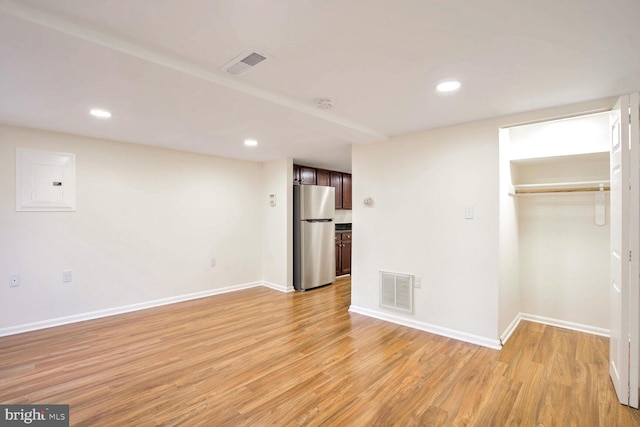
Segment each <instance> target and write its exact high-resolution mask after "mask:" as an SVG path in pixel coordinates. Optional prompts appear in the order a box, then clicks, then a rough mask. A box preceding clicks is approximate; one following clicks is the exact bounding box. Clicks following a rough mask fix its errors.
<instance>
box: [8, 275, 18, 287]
mask: <svg viewBox="0 0 640 427" xmlns="http://www.w3.org/2000/svg"><path fill="white" fill-rule="evenodd" d="M18 286H20V276H18V275H17V274H14V275H12V276H9V287H10V288H17V287H18Z"/></svg>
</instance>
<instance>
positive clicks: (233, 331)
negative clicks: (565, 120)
mask: <svg viewBox="0 0 640 427" xmlns="http://www.w3.org/2000/svg"><path fill="white" fill-rule="evenodd" d="M349 303H350V281H349V279H348V278H347V279H340V280H339V281H338V282H336V283H335V284H334V285H331V286H328V287H325V288H321V289H315V290H312V291H309V292H306V293H294V294H283V293H280V292H277V291H274V290H271V289H267V288H253V289H248V290H244V291H239V292H234V293H229V294H224V295H218V296H214V297H209V298H203V299H199V300H194V301H189V302H185V303H179V304H173V305H170V306H164V307H159V308H154V309H149V310H144V311H139V312H135V313H129V314H124V315H119V316H114V317H109V318H104V319H98V320H92V321H87V322H82V323H77V324H73V325H66V326H60V327H56V328H51V329H47V330H42V331H35V332H30V333H25V334H20V335H14V336H9V337H4V338H0V403H3V404H9V403H49V404H56V403H60V404H69V405H70V408H71V414H70V418H71V424H72V425H83V426H84V425H86V426H147V425H166V426H170V425H186V426H272V425H274V426H291V425H323V426H378V425H379V426H396V425H397V426H411V425H424V426H441V425H442V426H448V425H452V426H453V425H455V426H460V425H475V426H483V427H484V426H505V425H521V426H617V425H620V426H632V425H640V414H639V412H638V411H637V410H634V409H630V408H628V407H625V406H622V405H619V404H618V403H617V401H616V399H615V395H614V391H613V387H612V385H611V382H610V380H609V377H608V373H607V366H608V362H607V352H608V340H607V339H606V338H602V337H597V336H593V335H587V334H582V333H577V332H571V331H567V330H563V329H558V328H553V327H550V326H544V325H540V324H534V323H528V322H523V323H521V325H520V326H519V328H518V329H517V331H516V332H515V333H514V334H513V336H512V337H511V339H510V340H509V342H508V343H507V344H506V345H505V347H504V348H503V349H502V351H496V350H490V349H487V348H483V347H478V346H476V345H472V344H467V343H463V342H460V341H455V340H452V339H447V338H443V337H439V336H436V335H431V334H428V333H425V332H421V331H417V330H413V329H410V328H406V327H402V326H398V325H394V324H391V323H385V322H382V321H379V320H376V319H371V318H367V317H365V316H361V315H358V314H350V313H349V312H348V310H347V309H348V306H349Z"/></svg>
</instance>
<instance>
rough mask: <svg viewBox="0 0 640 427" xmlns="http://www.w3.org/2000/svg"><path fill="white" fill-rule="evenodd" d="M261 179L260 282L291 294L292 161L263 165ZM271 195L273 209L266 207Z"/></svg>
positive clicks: (279, 161)
mask: <svg viewBox="0 0 640 427" xmlns="http://www.w3.org/2000/svg"><path fill="white" fill-rule="evenodd" d="M262 176H263V188H264V190H263V197H262V199H261V201H260V202H261V206H262V207H263V212H264V215H263V218H264V241H263V245H264V246H263V255H264V256H263V260H262V279H263V282H264V283H265V284H267V285H268V286H271V287H274V288H276V289H279V290H282V291H285V290H286V291H293V265H292V259H293V237H292V232H293V224H292V221H293V218H292V208H291V206H292V203H293V160H292V159H282V160H275V161H272V162H267V163H264V164H263V166H262ZM271 194H273V195H275V196H276V205H275V206H271V205H270V203H269V196H270V195H271Z"/></svg>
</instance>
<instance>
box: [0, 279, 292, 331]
mask: <svg viewBox="0 0 640 427" xmlns="http://www.w3.org/2000/svg"><path fill="white" fill-rule="evenodd" d="M256 286H267V287H269V288H274V289H277V290H281V288H282V289H286V288H285V287H277V288H276V287H274V286H278V285H274V284H269V285H267V284H265V283H264V282H251V283H244V284H241V285H235V286H227V287H225V288H218V289H210V290H206V291H202V292H194V293H191V294H186V295H178V296H175V297H169V298H162V299H158V300H153V301H146V302H141V303H138V304H131V305H125V306H121V307H114V308H107V309H104V310H97V311H91V312H88V313H81V314H74V315H72V316H65V317H58V318H55V319H49V320H43V321H40V322H33V323H26V324H23V325H17V326H10V327H8V328H0V337H4V336H8V335H15V334H21V333H23V332H30V331H36V330H39V329H46V328H52V327H54V326H61V325H67V324H69V323H76V322H84V321H85V320H92V319H99V318H101V317H107V316H115V315H117V314H123V313H130V312H132V311H138V310H145V309H147V308H153V307H160V306H162V305H167V304H174V303H177V302H183V301H189V300H193V299H198V298H206V297H210V296H213V295H219V294H225V293H227V292H235V291H239V290H242V289H249V288H255V287H256Z"/></svg>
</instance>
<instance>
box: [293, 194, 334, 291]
mask: <svg viewBox="0 0 640 427" xmlns="http://www.w3.org/2000/svg"><path fill="white" fill-rule="evenodd" d="M335 203H336V200H335V188H333V187H324V186H320V185H296V186H294V187H293V287H294V288H295V289H296V290H299V291H305V290H307V289H312V288H316V287H318V286H323V285H328V284H330V283H333V282H334V281H335V280H336V255H335V251H336V246H335V229H334V223H333V219H334V216H335Z"/></svg>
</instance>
